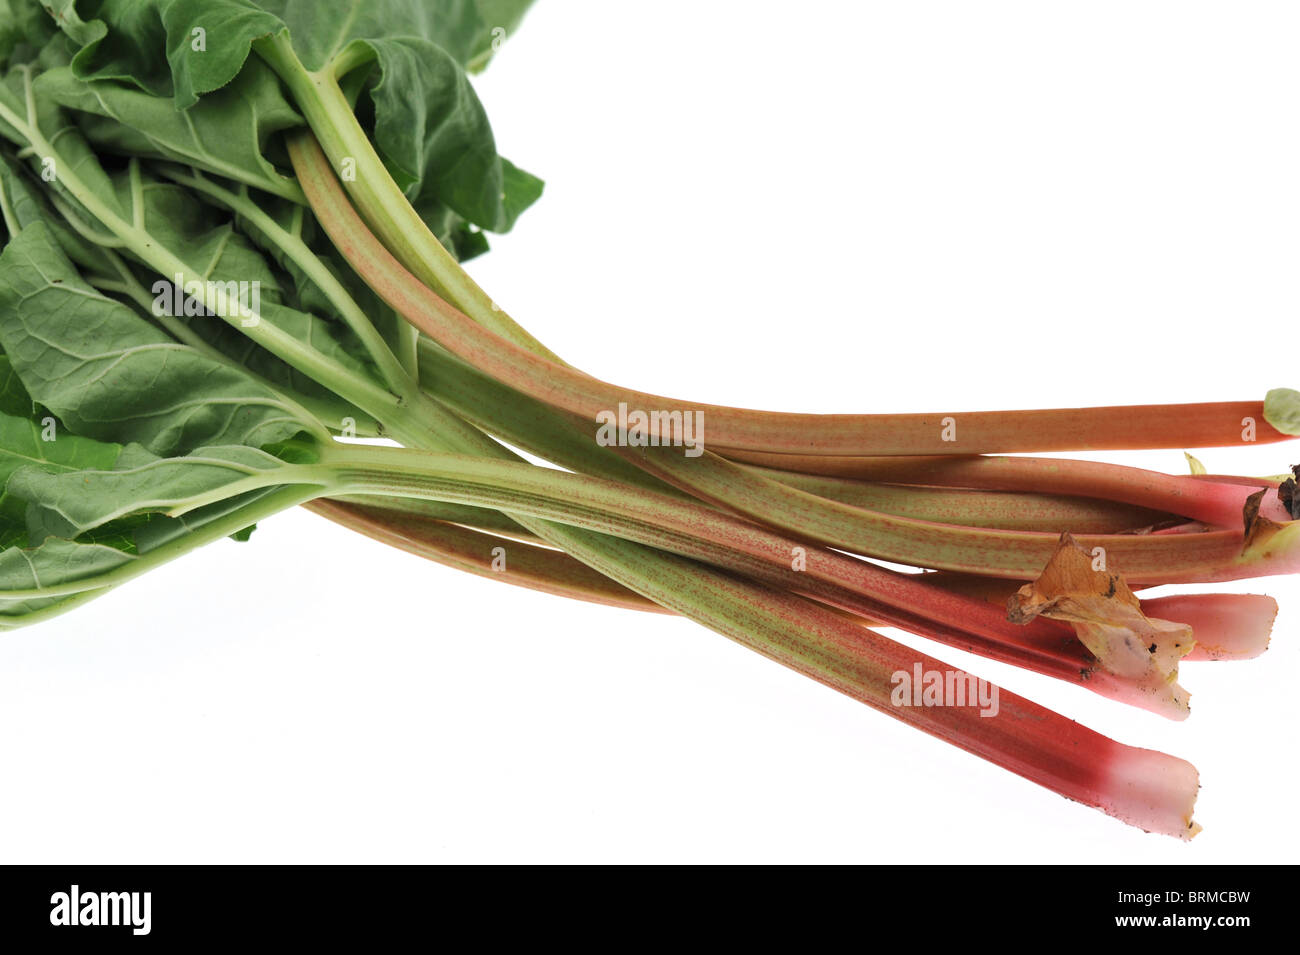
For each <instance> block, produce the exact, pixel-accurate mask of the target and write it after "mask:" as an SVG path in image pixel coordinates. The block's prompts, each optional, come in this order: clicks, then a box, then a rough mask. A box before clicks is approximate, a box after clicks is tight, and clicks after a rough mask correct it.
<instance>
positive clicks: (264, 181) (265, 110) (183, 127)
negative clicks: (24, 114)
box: [33, 60, 303, 201]
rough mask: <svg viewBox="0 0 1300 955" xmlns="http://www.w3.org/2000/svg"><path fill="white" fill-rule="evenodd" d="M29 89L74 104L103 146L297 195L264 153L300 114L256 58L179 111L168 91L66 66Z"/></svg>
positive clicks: (86, 129)
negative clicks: (88, 77)
mask: <svg viewBox="0 0 1300 955" xmlns="http://www.w3.org/2000/svg"><path fill="white" fill-rule="evenodd" d="M33 87H34V89H35V92H36V94H37V95H38V96H41V97H45V98H48V99H49V100H51V101H53V102H55V103H58V104H60V105H61V106H63V107H65V108H67V109H71V110H75V111H76V113H75V114H74V119H75V121H76V123H77V126H78V127H79V128H80V130H81V132H82V134H83V135H84V136H85V137H86V139H87V140H88V141H89V142H90V143H91V144H92V145H94V146H95V147H96V148H97V149H99V150H101V151H106V152H113V153H119V154H122V155H126V156H140V157H148V158H155V159H166V160H172V161H175V162H181V163H185V164H187V165H190V166H195V167H197V168H200V169H203V170H206V171H208V172H211V173H215V174H216V175H219V176H225V177H227V178H229V179H234V180H236V181H238V182H244V183H247V184H248V185H250V186H255V187H257V188H259V189H265V190H266V191H268V192H273V193H275V194H277V195H281V196H286V197H288V198H293V199H297V200H298V201H301V193H300V192H299V190H298V189H297V186H296V185H295V184H294V183H293V182H292V181H291V180H290V179H288V178H286V177H285V176H283V175H281V174H280V173H279V172H278V171H277V170H276V168H275V166H274V165H272V163H271V162H270V160H268V159H267V158H266V155H265V154H266V150H267V147H268V144H269V142H270V141H271V139H272V137H273V136H274V135H275V134H277V133H279V132H281V131H283V130H286V129H292V128H296V127H300V126H302V125H303V120H302V117H300V116H299V115H298V113H297V112H296V111H295V110H294V108H293V107H292V106H290V105H289V103H288V102H287V101H286V100H285V98H284V96H283V94H282V93H281V91H280V86H279V83H278V81H277V80H276V78H275V75H274V74H273V73H272V72H271V70H270V68H269V67H267V66H266V65H265V64H263V63H262V62H261V61H260V60H255V61H252V62H250V63H249V64H248V65H247V67H246V68H245V69H244V70H243V71H242V72H241V73H240V74H239V75H238V76H236V77H235V78H234V80H233V81H232V82H231V83H230V84H229V85H228V86H226V87H224V88H223V89H220V90H216V91H215V92H213V93H211V94H210V95H208V96H206V97H204V99H203V100H202V102H200V103H198V104H196V105H195V106H194V108H193V109H190V110H189V111H187V112H184V113H182V112H178V111H177V110H176V106H175V103H174V102H173V101H172V99H171V98H170V97H168V96H155V95H151V94H150V93H147V92H144V91H143V90H140V89H136V88H134V87H130V86H123V85H121V84H120V83H114V82H110V81H105V80H100V81H94V82H87V81H85V80H82V79H80V78H78V77H77V76H76V75H75V74H74V73H73V71H72V69H71V68H67V67H64V68H61V69H54V70H49V71H47V72H45V73H43V74H42V75H41V76H39V77H37V79H36V80H35V81H34V84H33Z"/></svg>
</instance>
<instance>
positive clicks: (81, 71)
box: [69, 0, 541, 255]
mask: <svg viewBox="0 0 1300 955" xmlns="http://www.w3.org/2000/svg"><path fill="white" fill-rule="evenodd" d="M526 7H527V4H526V3H519V2H495V3H485V2H481V0H480V2H474V0H262V2H260V3H254V2H252V0H205V2H203V3H198V2H195V0H103V2H102V3H101V4H100V5H99V7H98V12H97V16H99V17H100V18H101V19H102V21H103V29H104V30H105V31H106V36H105V37H103V38H99V39H96V38H95V37H94V35H93V33H87V32H86V30H87V29H89V28H86V29H78V30H75V31H72V32H70V33H69V35H70V36H72V37H73V39H74V40H75V41H76V42H78V43H82V44H83V46H82V48H81V49H80V50H79V51H78V53H77V54H76V56H75V58H74V60H73V63H72V66H73V70H74V72H75V73H76V75H77V76H78V77H80V78H82V79H105V78H111V79H116V80H122V81H128V80H129V81H131V82H133V83H134V84H135V85H136V86H138V87H139V88H140V89H142V90H146V91H148V92H151V93H154V94H155V95H162V96H166V95H174V98H175V106H176V107H177V108H179V109H182V110H185V109H189V108H190V107H192V106H193V105H194V104H195V103H196V102H198V100H199V97H200V96H203V95H205V94H208V93H211V92H212V91H214V90H220V89H222V88H223V87H225V86H226V85H227V84H229V83H231V82H232V81H233V80H235V78H236V77H237V76H238V75H239V74H240V72H241V71H242V70H245V69H248V61H249V53H250V50H251V44H252V43H253V41H254V40H258V39H261V38H263V37H267V36H270V35H280V34H283V33H287V34H288V36H289V37H290V39H291V42H292V44H293V47H294V50H295V52H296V53H297V55H298V57H299V59H300V60H301V61H302V63H303V65H304V66H305V67H306V68H307V69H308V70H324V69H326V68H328V67H330V66H331V64H333V63H334V62H335V61H336V60H338V58H340V57H343V58H345V59H346V61H347V62H348V63H349V64H361V65H360V66H359V67H358V68H359V69H362V70H366V71H368V77H367V82H366V84H365V85H366V92H365V94H364V95H365V98H366V99H367V100H368V104H358V109H360V110H361V111H362V112H372V113H373V117H374V122H373V131H372V136H373V139H374V142H375V147H376V149H377V151H378V152H379V154H380V156H381V157H383V159H384V161H385V163H386V164H387V165H388V167H389V171H390V172H391V173H392V174H393V177H394V179H396V180H397V181H398V183H399V184H400V185H401V186H402V188H403V190H404V191H405V192H406V195H407V197H408V198H409V199H411V200H412V201H413V202H415V203H416V204H417V205H418V206H419V207H420V208H421V209H425V208H430V207H431V204H432V203H434V202H435V201H436V202H437V203H440V204H441V205H442V206H445V207H446V208H447V209H449V210H450V211H451V212H452V213H454V214H455V215H457V216H459V217H461V218H462V219H464V220H466V221H467V222H469V223H472V224H473V225H476V226H478V227H479V228H481V229H487V230H490V231H493V232H505V231H507V230H509V229H510V228H511V226H512V225H513V224H514V222H515V219H516V218H517V217H518V215H519V213H520V212H521V211H522V210H523V209H525V208H526V207H527V206H528V205H529V204H530V203H531V202H533V201H534V200H535V199H536V198H537V196H538V195H540V193H541V182H540V180H538V179H536V178H535V177H533V176H531V175H529V174H528V173H525V172H523V171H522V170H519V169H517V168H516V167H513V166H507V165H506V164H505V163H504V161H503V160H502V159H501V157H500V156H499V155H498V154H497V151H496V142H495V139H494V138H493V135H492V129H491V127H490V125H489V124H488V121H487V116H486V114H485V113H484V110H483V107H482V104H481V103H480V102H479V100H478V96H477V95H476V94H475V92H474V90H473V88H472V87H471V86H470V83H469V80H468V77H467V75H466V72H465V69H466V65H467V64H468V63H470V62H471V61H474V62H475V63H476V64H479V65H481V64H482V63H484V62H486V59H485V57H486V56H489V55H490V53H491V51H492V49H493V42H494V40H496V39H497V38H498V37H499V36H500V34H499V33H497V34H494V32H493V31H494V30H502V29H504V30H509V29H512V28H513V26H514V25H516V24H517V23H518V22H519V19H520V18H521V17H522V15H523V10H524V9H526ZM151 17H152V18H153V19H151ZM154 20H156V21H157V22H158V23H161V24H162V27H163V29H164V30H165V33H166V43H165V49H166V61H167V66H168V68H169V69H170V82H167V83H164V82H163V79H162V78H161V77H162V71H163V66H162V61H161V57H160V51H161V50H162V49H164V46H163V44H161V43H157V42H156V40H155V25H154ZM129 25H136V26H137V27H138V29H139V30H140V33H139V35H138V36H136V37H129V38H128V37H120V38H119V37H118V34H119V33H121V32H123V31H125V30H127V29H130V28H131V27H130V26H129ZM86 37H90V39H89V40H86V39H85V38H86ZM164 87H165V88H164ZM236 178H238V177H236ZM466 231H467V230H466V229H463V228H460V229H456V230H455V234H456V235H457V237H459V238H461V239H464V238H465V233H466ZM453 244H454V243H453ZM480 246H481V244H480ZM480 250H481V248H480V249H474V248H472V247H471V246H470V245H469V244H468V243H466V249H465V251H467V252H469V253H470V254H471V255H472V254H474V253H475V252H476V251H480Z"/></svg>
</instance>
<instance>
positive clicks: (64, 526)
mask: <svg viewBox="0 0 1300 955" xmlns="http://www.w3.org/2000/svg"><path fill="white" fill-rule="evenodd" d="M117 464H118V465H119V466H118V467H115V468H111V469H109V468H102V469H95V468H83V469H80V470H76V471H74V472H71V473H69V472H68V471H67V470H63V471H60V472H54V471H50V470H47V469H44V468H40V467H25V468H21V469H19V470H17V471H15V472H14V473H13V475H12V476H11V477H10V478H9V484H8V488H7V489H8V491H9V493H11V494H13V495H14V496H16V497H18V498H21V499H22V500H25V501H27V502H28V504H29V506H28V510H27V527H28V537H29V539H30V540H31V541H33V542H39V541H42V540H44V539H45V538H46V537H63V538H67V539H74V538H77V537H80V536H81V535H83V534H85V533H86V532H87V531H92V530H95V529H97V528H100V527H103V526H104V525H106V524H108V523H109V522H111V521H117V520H120V519H121V518H124V517H128V516H131V515H138V514H141V513H146V514H149V513H152V514H163V513H165V512H167V511H170V510H172V509H173V508H175V507H177V506H179V505H181V504H184V503H185V502H188V501H192V500H193V499H194V498H196V497H199V496H200V495H207V494H210V493H211V492H213V491H219V490H220V489H222V488H227V487H230V488H232V490H231V494H230V495H229V496H228V497H229V498H233V497H236V493H237V492H236V491H235V489H234V488H233V486H234V485H236V484H237V483H238V482H240V481H243V480H245V479H249V478H256V479H259V480H261V479H265V483H264V484H263V487H262V488H256V489H248V488H245V489H243V491H240V492H238V493H241V494H242V493H245V492H247V491H249V490H262V489H264V488H268V487H271V486H273V485H274V480H273V478H272V477H269V476H270V475H274V473H275V472H276V471H278V470H280V469H281V468H283V467H284V462H282V461H280V460H279V459H278V458H276V457H274V456H273V455H270V454H267V453H266V452H264V451H259V450H257V449H255V448H246V447H242V446H238V445H236V446H232V447H216V448H200V449H198V450H197V451H194V452H191V453H190V454H188V455H185V456H183V457H173V458H160V457H158V456H156V455H152V454H150V453H149V452H148V451H146V450H144V449H143V448H140V447H138V446H136V447H131V448H127V449H126V450H125V451H124V452H123V453H122V455H121V458H120V460H119V461H118V462H117ZM182 526H183V525H182Z"/></svg>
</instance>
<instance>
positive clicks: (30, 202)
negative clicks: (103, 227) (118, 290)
mask: <svg viewBox="0 0 1300 955" xmlns="http://www.w3.org/2000/svg"><path fill="white" fill-rule="evenodd" d="M0 192H3V194H4V197H5V199H6V200H7V201H8V203H9V207H10V209H11V210H12V212H13V215H14V218H15V219H16V220H17V225H18V227H19V229H22V228H25V227H26V226H29V225H31V224H32V223H33V222H43V223H45V225H46V226H47V227H48V228H49V229H50V231H51V232H53V233H54V237H55V239H56V240H57V241H58V243H59V248H61V249H62V250H63V254H64V255H66V256H67V257H68V258H69V259H71V260H72V261H73V262H75V263H76V265H77V267H78V268H80V269H84V270H88V271H90V272H92V273H94V274H98V275H113V273H114V269H113V266H112V263H111V262H110V261H109V259H108V257H107V255H105V251H104V248H103V247H102V246H100V245H98V244H96V243H95V242H92V241H90V240H89V239H87V238H85V237H83V236H82V235H81V234H79V233H78V232H77V231H76V230H75V229H73V228H71V226H69V224H68V222H67V221H66V220H65V219H64V218H63V217H62V216H61V215H59V214H58V213H57V212H55V211H54V209H53V208H52V207H51V205H50V200H49V194H48V192H40V191H38V190H37V188H36V186H35V183H34V182H33V181H32V178H31V177H30V176H28V175H26V174H25V173H24V172H23V170H22V169H21V168H20V167H19V166H18V165H17V164H16V163H14V162H11V161H10V160H9V159H8V157H6V156H3V155H0Z"/></svg>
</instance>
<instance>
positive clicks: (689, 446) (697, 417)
mask: <svg viewBox="0 0 1300 955" xmlns="http://www.w3.org/2000/svg"><path fill="white" fill-rule="evenodd" d="M596 424H598V425H599V426H600V427H598V428H597V429H596V443H597V444H599V445H600V446H601V447H602V448H610V447H620V448H625V447H626V448H647V447H649V448H657V447H660V446H661V445H665V446H668V447H674V448H685V449H686V456H687V457H688V458H698V457H699V456H700V455H701V454H703V453H704V412H703V411H640V410H638V409H635V408H634V409H632V410H631V411H629V410H628V407H627V402H624V401H620V402H619V403H618V411H598V412H596Z"/></svg>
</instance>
